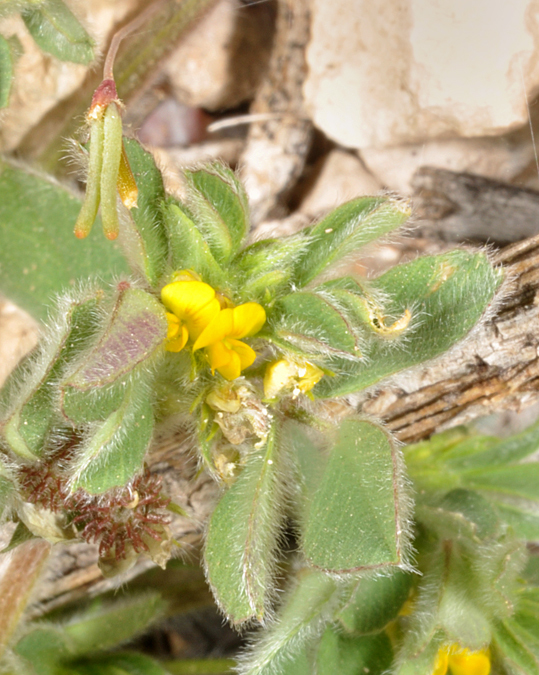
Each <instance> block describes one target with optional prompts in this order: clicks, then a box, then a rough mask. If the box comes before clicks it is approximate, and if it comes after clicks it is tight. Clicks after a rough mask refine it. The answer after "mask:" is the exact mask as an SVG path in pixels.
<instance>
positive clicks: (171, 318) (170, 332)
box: [166, 312, 180, 340]
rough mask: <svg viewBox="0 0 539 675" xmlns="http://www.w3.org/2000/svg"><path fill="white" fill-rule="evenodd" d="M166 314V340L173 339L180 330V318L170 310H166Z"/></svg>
mask: <svg viewBox="0 0 539 675" xmlns="http://www.w3.org/2000/svg"><path fill="white" fill-rule="evenodd" d="M166 316H167V324H168V325H167V340H172V339H174V338H175V337H176V336H177V335H178V333H179V332H180V320H179V319H178V317H177V316H176V315H175V314H172V312H166Z"/></svg>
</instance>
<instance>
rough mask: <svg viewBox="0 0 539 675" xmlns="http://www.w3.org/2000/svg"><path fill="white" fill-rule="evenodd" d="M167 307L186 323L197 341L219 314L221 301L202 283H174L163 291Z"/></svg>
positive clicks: (162, 296)
mask: <svg viewBox="0 0 539 675" xmlns="http://www.w3.org/2000/svg"><path fill="white" fill-rule="evenodd" d="M161 300H162V302H163V304H164V305H165V307H166V308H167V309H169V310H171V311H172V312H174V314H175V315H176V316H177V317H178V319H180V321H181V322H184V323H185V324H186V326H187V329H188V331H189V336H190V337H191V339H192V340H196V339H197V337H198V336H199V335H200V333H201V332H202V331H203V330H204V328H205V327H206V326H207V325H208V324H209V323H210V321H211V320H212V319H213V318H214V317H215V315H216V314H218V313H219V309H220V306H219V301H218V300H217V299H216V298H215V291H214V290H213V288H212V287H211V286H208V284H205V283H204V282H202V281H174V282H172V283H171V284H167V285H166V286H164V287H163V289H162V290H161Z"/></svg>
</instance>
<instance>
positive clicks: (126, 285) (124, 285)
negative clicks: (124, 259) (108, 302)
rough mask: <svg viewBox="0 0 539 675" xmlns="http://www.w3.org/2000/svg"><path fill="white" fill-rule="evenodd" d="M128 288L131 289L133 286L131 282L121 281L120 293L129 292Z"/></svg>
mask: <svg viewBox="0 0 539 675" xmlns="http://www.w3.org/2000/svg"><path fill="white" fill-rule="evenodd" d="M128 288H131V284H130V283H129V281H120V282H119V283H118V290H119V291H127V289H128Z"/></svg>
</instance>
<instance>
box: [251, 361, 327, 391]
mask: <svg viewBox="0 0 539 675" xmlns="http://www.w3.org/2000/svg"><path fill="white" fill-rule="evenodd" d="M323 376H324V371H323V370H320V368H318V366H315V365H314V363H309V361H302V362H298V361H289V360H288V359H280V360H279V361H274V362H273V363H270V364H269V365H268V367H267V368H266V372H265V374H264V396H265V397H266V398H275V397H276V396H278V395H279V394H280V393H281V392H283V391H287V390H291V391H292V393H293V394H298V393H299V392H303V393H304V394H306V393H307V392H308V391H310V390H311V389H312V388H313V387H314V385H315V384H316V383H317V382H319V381H320V380H321V379H322V377H323Z"/></svg>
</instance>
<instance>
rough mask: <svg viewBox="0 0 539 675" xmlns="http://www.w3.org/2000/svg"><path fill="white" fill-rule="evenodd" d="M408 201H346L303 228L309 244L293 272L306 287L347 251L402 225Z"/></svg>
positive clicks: (390, 199)
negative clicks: (314, 223) (319, 219)
mask: <svg viewBox="0 0 539 675" xmlns="http://www.w3.org/2000/svg"><path fill="white" fill-rule="evenodd" d="M410 214H411V210H410V207H409V205H408V203H407V202H405V201H403V200H399V199H393V198H390V197H383V196H380V197H360V198H359V199H354V200H353V201H350V202H347V203H346V204H343V205H342V206H339V207H338V208H337V209H335V210H334V211H332V212H331V213H330V214H329V215H327V216H326V217H325V218H324V219H323V220H322V221H320V222H319V223H317V224H316V225H313V226H312V227H310V228H307V229H306V230H304V233H305V235H307V237H308V244H307V246H306V247H305V249H304V252H303V255H302V257H301V259H300V261H299V262H298V264H297V266H296V269H295V271H294V282H295V283H296V284H297V285H298V286H299V287H302V286H305V285H306V284H308V283H309V282H310V281H312V280H313V279H315V278H316V277H317V276H318V275H320V274H322V272H324V271H326V269H328V267H330V266H331V265H333V264H335V263H336V262H339V261H340V260H342V258H344V257H345V256H347V255H348V254H350V253H356V252H357V251H358V249H360V248H361V247H362V246H365V245H366V244H368V243H370V242H372V241H374V240H376V239H378V238H379V237H381V236H383V235H384V234H387V233H388V232H391V231H392V230H394V229H396V228H397V227H399V226H400V225H402V224H403V223H404V222H406V220H407V219H408V218H409V217H410Z"/></svg>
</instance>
